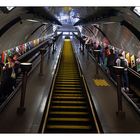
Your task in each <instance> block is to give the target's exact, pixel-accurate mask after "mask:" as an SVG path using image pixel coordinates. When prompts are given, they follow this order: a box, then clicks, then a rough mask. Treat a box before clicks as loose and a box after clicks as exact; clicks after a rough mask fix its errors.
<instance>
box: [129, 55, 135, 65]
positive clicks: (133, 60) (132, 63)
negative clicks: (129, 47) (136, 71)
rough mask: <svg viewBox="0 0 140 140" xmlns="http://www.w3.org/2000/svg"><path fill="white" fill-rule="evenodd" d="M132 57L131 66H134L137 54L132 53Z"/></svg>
mask: <svg viewBox="0 0 140 140" xmlns="http://www.w3.org/2000/svg"><path fill="white" fill-rule="evenodd" d="M130 59H131V68H134V67H135V66H136V62H135V56H134V55H132V56H131V58H130Z"/></svg>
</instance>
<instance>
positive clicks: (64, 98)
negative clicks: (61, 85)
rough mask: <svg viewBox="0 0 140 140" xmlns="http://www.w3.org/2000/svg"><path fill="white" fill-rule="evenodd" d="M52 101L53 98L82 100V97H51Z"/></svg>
mask: <svg viewBox="0 0 140 140" xmlns="http://www.w3.org/2000/svg"><path fill="white" fill-rule="evenodd" d="M52 98H53V99H54V98H55V99H78V100H79V99H84V97H66V96H65V97H62V96H53V97H52Z"/></svg>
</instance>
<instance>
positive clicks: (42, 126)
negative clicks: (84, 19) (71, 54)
mask: <svg viewBox="0 0 140 140" xmlns="http://www.w3.org/2000/svg"><path fill="white" fill-rule="evenodd" d="M62 45H63V44H62ZM63 46H64V45H63ZM62 50H63V47H62V48H61V51H60V55H59V58H58V62H57V65H56V69H55V73H54V76H53V80H52V83H51V86H50V92H49V96H48V100H47V101H46V107H45V110H44V116H43V117H42V121H41V123H42V124H41V125H40V128H39V132H40V133H43V132H44V130H45V127H46V122H47V118H48V113H49V108H50V104H51V98H52V94H53V89H54V85H55V81H56V77H57V73H58V70H59V66H60V60H61V57H62Z"/></svg>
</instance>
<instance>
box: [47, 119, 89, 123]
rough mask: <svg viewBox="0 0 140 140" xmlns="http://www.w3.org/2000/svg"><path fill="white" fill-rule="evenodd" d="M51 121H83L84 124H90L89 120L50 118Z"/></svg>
mask: <svg viewBox="0 0 140 140" xmlns="http://www.w3.org/2000/svg"><path fill="white" fill-rule="evenodd" d="M49 121H61V122H63V121H74V122H75V121H77V122H78V121H82V122H89V121H90V120H89V119H88V118H49Z"/></svg>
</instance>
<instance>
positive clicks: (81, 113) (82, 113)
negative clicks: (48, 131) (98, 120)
mask: <svg viewBox="0 0 140 140" xmlns="http://www.w3.org/2000/svg"><path fill="white" fill-rule="evenodd" d="M50 114H57V115H59V114H61V115H87V114H88V113H87V112H72V111H71V112H66V111H51V112H50Z"/></svg>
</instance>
